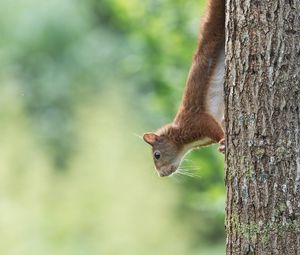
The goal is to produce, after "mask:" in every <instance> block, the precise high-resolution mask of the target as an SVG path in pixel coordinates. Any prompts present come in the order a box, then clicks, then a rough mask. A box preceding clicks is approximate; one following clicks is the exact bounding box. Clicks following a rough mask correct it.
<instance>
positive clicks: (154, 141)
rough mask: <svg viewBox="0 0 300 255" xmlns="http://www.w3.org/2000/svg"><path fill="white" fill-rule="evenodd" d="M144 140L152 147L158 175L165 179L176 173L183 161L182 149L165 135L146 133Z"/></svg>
mask: <svg viewBox="0 0 300 255" xmlns="http://www.w3.org/2000/svg"><path fill="white" fill-rule="evenodd" d="M143 139H144V141H145V142H146V143H148V144H150V145H151V146H152V155H153V160H154V164H155V168H156V170H157V172H158V174H159V175H160V176H161V177H163V176H169V175H170V174H172V173H174V172H175V171H176V170H177V168H178V167H179V165H180V162H181V159H182V155H181V154H182V153H181V149H180V147H179V146H178V145H177V144H176V143H175V142H174V141H172V140H171V139H170V138H169V137H168V136H166V135H164V134H163V135H159V134H155V133H146V134H144V136H143Z"/></svg>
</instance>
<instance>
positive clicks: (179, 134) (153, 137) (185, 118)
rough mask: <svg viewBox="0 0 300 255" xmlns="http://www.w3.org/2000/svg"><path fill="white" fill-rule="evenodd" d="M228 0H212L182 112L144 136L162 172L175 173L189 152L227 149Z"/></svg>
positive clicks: (155, 162) (156, 166) (156, 164)
mask: <svg viewBox="0 0 300 255" xmlns="http://www.w3.org/2000/svg"><path fill="white" fill-rule="evenodd" d="M224 57H225V0H209V1H208V4H207V9H206V12H205V15H204V18H203V21H202V27H201V29H200V35H199V40H198V47H197V49H196V52H195V54H194V57H193V61H192V65H191V68H190V71H189V74H188V78H187V82H186V86H185V90H184V93H183V97H182V100H181V104H180V106H179V109H178V112H177V114H176V116H175V118H174V120H173V122H172V123H170V124H167V125H165V126H163V127H161V128H160V129H158V130H157V131H156V132H155V133H153V132H150V133H145V134H144V136H143V139H144V141H145V142H147V143H148V144H150V145H151V146H152V155H153V160H154V164H155V168H156V170H157V171H158V174H159V175H160V176H161V177H163V176H169V175H171V174H172V173H174V172H175V171H176V170H177V169H178V167H179V165H180V163H181V161H182V159H183V157H184V156H185V154H187V152H188V151H190V150H192V149H194V148H198V147H202V146H207V145H210V144H213V143H220V145H221V146H220V148H219V150H220V151H221V152H224V150H225V145H224V131H223V128H222V124H221V122H222V119H223V114H224V101H223V100H224V97H223V94H224V92H223V81H224V70H225V66H224Z"/></svg>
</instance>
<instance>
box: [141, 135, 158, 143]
mask: <svg viewBox="0 0 300 255" xmlns="http://www.w3.org/2000/svg"><path fill="white" fill-rule="evenodd" d="M158 137H159V136H158V135H156V134H154V133H145V134H144V136H143V139H144V141H145V142H146V143H149V144H150V145H153V144H154V143H155V142H156V141H157V139H158Z"/></svg>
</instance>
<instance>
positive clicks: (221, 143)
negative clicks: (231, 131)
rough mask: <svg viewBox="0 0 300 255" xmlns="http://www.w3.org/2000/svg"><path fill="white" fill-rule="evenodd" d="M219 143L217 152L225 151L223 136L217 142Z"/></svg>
mask: <svg viewBox="0 0 300 255" xmlns="http://www.w3.org/2000/svg"><path fill="white" fill-rule="evenodd" d="M219 144H220V147H219V152H221V153H223V154H224V153H225V148H226V147H225V138H223V139H222V140H221V141H220V142H219Z"/></svg>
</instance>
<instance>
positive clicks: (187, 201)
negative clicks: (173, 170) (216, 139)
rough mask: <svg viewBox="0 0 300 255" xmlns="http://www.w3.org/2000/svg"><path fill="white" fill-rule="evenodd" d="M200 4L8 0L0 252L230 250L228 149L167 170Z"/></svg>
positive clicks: (1, 90)
mask: <svg viewBox="0 0 300 255" xmlns="http://www.w3.org/2000/svg"><path fill="white" fill-rule="evenodd" d="M204 6H205V1H201V0H189V1H186V0H144V1H140V0H100V1H99V0H85V1H79V0H51V1H40V0H18V1H14V0H13V1H11V0H1V1H0V32H1V36H0V81H1V85H0V132H1V136H0V144H1V146H0V177H1V185H0V254H1V255H36V254H38V255H41V254H43V255H48V254H49V255H100V254H103V255H120V254H121V255H148V254H149V255H154V254H155V255H182V254H185V255H196V254H197V255H198V254H199V255H206V254H207V255H214V254H218V255H219V254H224V239H225V238H224V227H223V226H224V214H223V211H224V192H225V191H224V185H223V156H222V155H219V154H218V153H217V152H216V147H214V146H212V147H210V148H205V149H201V150H199V151H194V152H193V153H191V154H190V155H189V156H188V160H189V161H188V163H186V165H185V169H186V173H187V175H181V174H177V175H174V176H172V177H170V178H159V177H158V176H157V175H156V173H155V171H154V167H153V163H152V158H151V154H150V147H149V146H148V145H147V144H146V143H144V142H143V141H142V140H141V139H140V138H139V136H141V135H142V134H143V132H145V131H151V130H155V129H156V128H158V127H160V126H161V125H162V124H165V123H167V122H169V121H171V120H172V118H173V116H174V114H175V113H176V110H177V106H178V104H179V101H180V98H181V94H182V90H183V87H184V83H185V79H186V76H187V73H188V69H189V66H190V63H191V58H192V54H193V51H194V49H195V47H196V45H197V34H198V27H199V18H200V16H201V14H202V13H203V8H204Z"/></svg>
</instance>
